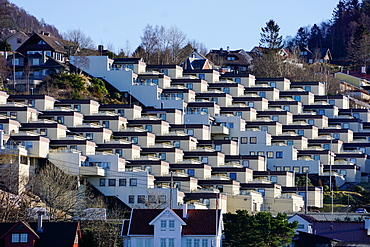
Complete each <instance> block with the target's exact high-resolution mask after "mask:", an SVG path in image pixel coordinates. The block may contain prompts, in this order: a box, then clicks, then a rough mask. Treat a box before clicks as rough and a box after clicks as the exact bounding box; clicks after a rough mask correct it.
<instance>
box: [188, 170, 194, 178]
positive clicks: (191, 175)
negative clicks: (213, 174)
mask: <svg viewBox="0 0 370 247" xmlns="http://www.w3.org/2000/svg"><path fill="white" fill-rule="evenodd" d="M188 174H189V176H190V177H194V169H188Z"/></svg>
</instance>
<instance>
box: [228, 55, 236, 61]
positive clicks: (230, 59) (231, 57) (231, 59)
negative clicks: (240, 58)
mask: <svg viewBox="0 0 370 247" xmlns="http://www.w3.org/2000/svg"><path fill="white" fill-rule="evenodd" d="M226 60H227V61H235V57H233V56H229V57H226Z"/></svg>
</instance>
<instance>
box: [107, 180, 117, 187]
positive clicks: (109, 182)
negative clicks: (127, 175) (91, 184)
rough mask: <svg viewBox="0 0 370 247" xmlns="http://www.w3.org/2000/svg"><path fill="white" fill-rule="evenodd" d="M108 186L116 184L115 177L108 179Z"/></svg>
mask: <svg viewBox="0 0 370 247" xmlns="http://www.w3.org/2000/svg"><path fill="white" fill-rule="evenodd" d="M108 186H116V180H115V179H108Z"/></svg>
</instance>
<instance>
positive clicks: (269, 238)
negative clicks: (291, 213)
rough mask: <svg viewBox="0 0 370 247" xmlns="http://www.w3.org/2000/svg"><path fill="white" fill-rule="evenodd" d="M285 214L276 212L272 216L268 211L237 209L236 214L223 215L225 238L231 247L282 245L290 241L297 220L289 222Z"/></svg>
mask: <svg viewBox="0 0 370 247" xmlns="http://www.w3.org/2000/svg"><path fill="white" fill-rule="evenodd" d="M286 217H287V216H286V215H285V214H282V213H278V215H277V216H276V217H273V216H272V214H271V213H268V212H258V213H257V214H255V215H251V214H248V212H247V211H246V210H237V211H236V214H231V213H227V214H225V216H224V224H225V225H224V226H225V230H224V232H225V239H226V242H227V243H228V244H229V246H231V247H236V246H238V247H244V246H260V247H263V246H276V247H277V246H283V245H286V244H289V243H290V242H291V238H292V237H293V236H294V229H295V228H297V226H298V224H297V222H292V223H289V222H288V221H287V218H286Z"/></svg>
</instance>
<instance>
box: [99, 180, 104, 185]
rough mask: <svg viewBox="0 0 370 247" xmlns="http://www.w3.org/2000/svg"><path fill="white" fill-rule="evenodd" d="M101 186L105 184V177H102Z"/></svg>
mask: <svg viewBox="0 0 370 247" xmlns="http://www.w3.org/2000/svg"><path fill="white" fill-rule="evenodd" d="M99 186H105V178H101V179H100V182H99Z"/></svg>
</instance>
